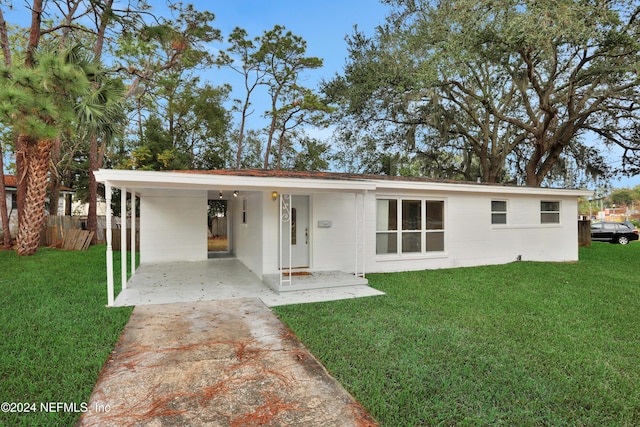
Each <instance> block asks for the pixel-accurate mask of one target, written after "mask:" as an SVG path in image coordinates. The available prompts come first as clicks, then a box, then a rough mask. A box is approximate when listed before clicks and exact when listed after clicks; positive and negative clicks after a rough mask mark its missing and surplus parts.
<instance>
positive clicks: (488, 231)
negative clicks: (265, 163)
mask: <svg viewBox="0 0 640 427" xmlns="http://www.w3.org/2000/svg"><path fill="white" fill-rule="evenodd" d="M95 175H96V179H97V180H98V181H99V182H101V183H103V184H104V185H105V189H106V192H105V194H106V196H105V198H106V200H107V209H108V210H110V208H109V206H110V201H111V194H112V190H113V189H114V188H119V189H121V190H122V192H121V197H122V202H123V203H121V205H122V206H126V205H127V203H126V202H127V201H128V200H130V204H133V205H134V208H135V204H136V198H132V197H130V195H135V196H136V197H137V198H138V199H139V204H140V205H139V208H140V230H139V233H140V247H139V248H135V249H137V250H139V253H140V263H141V264H143V263H164V262H179V261H203V260H206V259H207V256H208V254H207V203H208V200H210V199H225V200H227V201H228V221H227V223H228V233H227V234H228V236H229V252H230V253H231V254H232V255H233V256H234V257H236V258H237V259H238V260H239V261H240V262H242V263H243V264H244V265H245V266H246V267H248V268H249V269H250V270H251V271H252V272H254V273H255V274H256V275H257V276H258V277H259V278H261V279H262V280H265V279H266V278H267V277H273V275H277V276H278V277H279V280H276V281H275V282H271V286H272V287H274V289H275V290H276V291H278V292H282V291H286V290H293V289H298V288H296V287H295V286H293V284H292V281H291V278H292V277H293V276H294V274H293V273H295V272H299V273H300V274H304V273H305V272H311V273H312V272H322V271H341V272H346V273H349V274H353V275H356V276H361V277H364V275H365V273H377V272H396V271H409V270H423V269H436V268H450V267H462V266H477V265H486V264H502V263H508V262H512V261H516V260H526V261H553V262H566V261H577V259H578V225H577V221H578V208H577V203H578V197H580V196H588V195H590V194H591V193H590V192H588V191H583V190H566V189H550V188H533V187H514V186H506V185H496V184H485V183H469V182H453V181H441V180H433V179H426V178H404V177H389V176H373V175H355V174H344V173H324V172H321V173H310V172H291V171H265V170H214V171H170V172H164V171H162V172H158V171H133V170H107V169H101V170H99V171H98V172H96V174H95ZM131 211H133V212H135V209H131ZM118 214H119V213H117V212H116V213H115V215H118ZM110 217H111V215H110V212H107V221H109V220H110ZM125 220H126V212H125ZM127 221H128V222H127V223H128V224H131V222H132V221H131V220H130V219H129V220H127ZM125 222H126V221H125ZM125 228H126V227H122V233H123V237H125V236H126V234H125ZM110 229H111V227H110V226H109V224H108V225H107V230H110ZM131 234H132V235H133V234H135V233H131ZM110 239H111V236H110V233H107V264H108V267H107V275H108V278H107V282H108V295H109V305H113V298H114V296H113V261H112V253H111V246H110ZM123 240H126V238H125V239H123ZM132 253H134V252H133V251H132ZM131 265H132V266H134V265H135V261H134V260H132V262H131ZM126 267H127V266H126V261H124V260H123V268H122V270H123V272H122V274H123V285H125V286H126V269H127V268H126ZM265 281H266V280H265Z"/></svg>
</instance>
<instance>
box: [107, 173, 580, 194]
mask: <svg viewBox="0 0 640 427" xmlns="http://www.w3.org/2000/svg"><path fill="white" fill-rule="evenodd" d="M95 176H96V179H97V180H98V182H102V183H106V182H109V184H110V185H112V186H114V187H126V188H132V189H142V188H156V189H162V188H167V189H206V190H211V189H215V190H218V189H220V190H238V191H248V190H251V191H256V190H262V191H267V190H268V191H271V190H284V189H291V190H328V191H350V192H353V191H373V190H380V191H384V190H389V191H399V190H406V191H443V192H446V191H454V192H477V193H500V194H540V195H551V194H554V195H566V196H576V197H578V196H590V195H592V194H593V192H592V191H589V190H576V189H561V188H543V187H524V186H515V185H507V184H496V183H484V182H480V183H478V182H469V181H453V180H442V179H433V178H426V177H404V176H388V175H370V174H351V173H342V172H302V171H283V170H263V169H218V170H174V171H141V170H121V169H100V170H98V171H96V172H95Z"/></svg>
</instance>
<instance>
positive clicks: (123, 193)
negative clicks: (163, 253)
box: [120, 187, 127, 290]
mask: <svg viewBox="0 0 640 427" xmlns="http://www.w3.org/2000/svg"><path fill="white" fill-rule="evenodd" d="M120 266H121V267H120V271H121V276H122V289H123V290H124V289H127V188H126V187H122V188H121V189H120Z"/></svg>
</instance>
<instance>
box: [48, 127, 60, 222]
mask: <svg viewBox="0 0 640 427" xmlns="http://www.w3.org/2000/svg"><path fill="white" fill-rule="evenodd" d="M61 156H62V153H61V152H60V137H58V138H56V139H55V140H54V142H53V146H52V147H51V162H50V163H51V174H50V175H49V215H58V199H59V198H60V184H61V182H60V181H61V180H60V176H59V175H58V163H60V157H61Z"/></svg>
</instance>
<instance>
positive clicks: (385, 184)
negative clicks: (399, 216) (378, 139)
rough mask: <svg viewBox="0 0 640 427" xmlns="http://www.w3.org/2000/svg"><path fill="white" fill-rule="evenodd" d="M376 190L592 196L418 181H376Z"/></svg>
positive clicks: (558, 190) (584, 192) (559, 190)
mask: <svg viewBox="0 0 640 427" xmlns="http://www.w3.org/2000/svg"><path fill="white" fill-rule="evenodd" d="M376 188H377V189H378V190H381V191H384V190H393V191H398V190H407V191H442V192H445V191H446V192H460V193H487V194H488V193H491V194H522V195H541V196H550V195H556V196H574V197H579V196H584V197H587V196H592V195H593V191H589V190H567V189H563V188H543V187H508V186H500V185H483V184H464V183H459V184H458V183H441V182H418V181H391V180H389V181H387V180H376Z"/></svg>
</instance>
